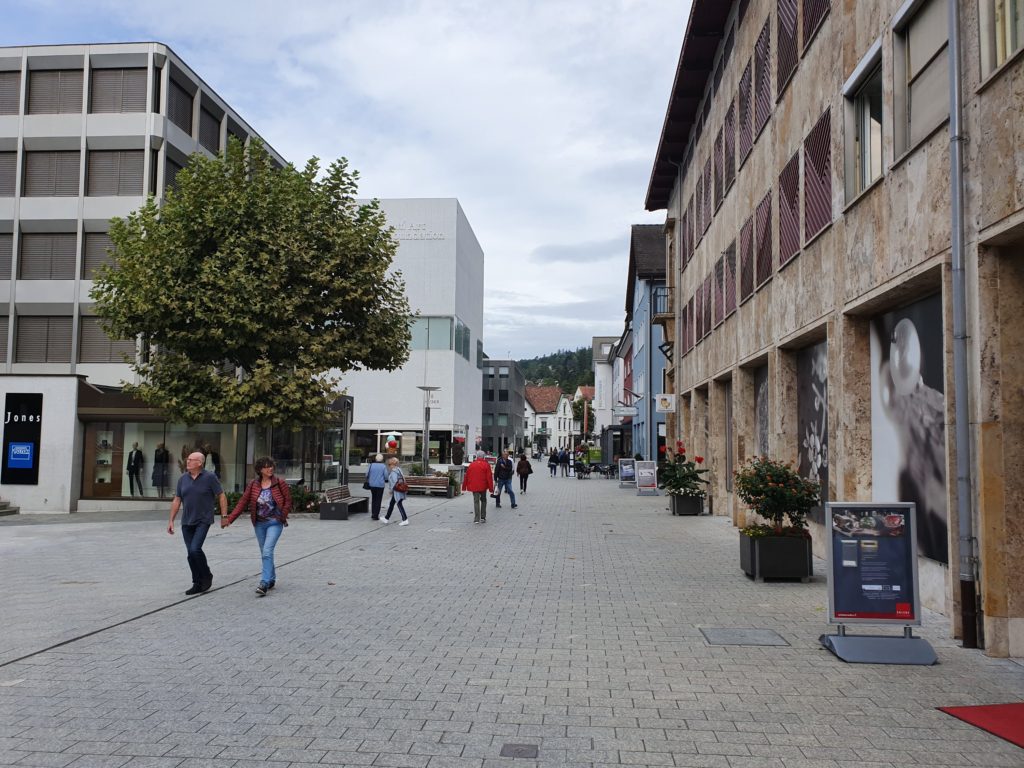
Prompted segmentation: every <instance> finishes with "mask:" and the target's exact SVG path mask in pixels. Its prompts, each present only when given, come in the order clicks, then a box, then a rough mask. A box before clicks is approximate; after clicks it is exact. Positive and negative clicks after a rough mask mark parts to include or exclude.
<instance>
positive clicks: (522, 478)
mask: <svg viewBox="0 0 1024 768" xmlns="http://www.w3.org/2000/svg"><path fill="white" fill-rule="evenodd" d="M529 479H530V476H529V475H520V476H519V490H520V491H521V492H522V493H526V481H527V480H529Z"/></svg>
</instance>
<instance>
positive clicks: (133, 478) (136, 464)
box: [126, 443, 145, 496]
mask: <svg viewBox="0 0 1024 768" xmlns="http://www.w3.org/2000/svg"><path fill="white" fill-rule="evenodd" d="M144 461H145V459H144V458H143V456H142V451H140V450H139V444H138V443H132V449H131V450H130V451H129V452H128V464H127V466H126V469H127V470H128V488H129V489H130V490H131V494H132V496H134V495H135V488H136V487H138V489H139V495H140V496H142V495H144V493H143V491H142V464H143V462H144Z"/></svg>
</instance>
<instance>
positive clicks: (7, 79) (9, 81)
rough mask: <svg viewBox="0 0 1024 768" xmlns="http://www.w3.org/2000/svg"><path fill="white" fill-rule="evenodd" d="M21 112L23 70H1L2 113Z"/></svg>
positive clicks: (0, 106) (0, 112) (14, 113)
mask: <svg viewBox="0 0 1024 768" xmlns="http://www.w3.org/2000/svg"><path fill="white" fill-rule="evenodd" d="M19 112H21V70H18V69H15V70H12V71H9V72H0V115H16V114H18V113H19Z"/></svg>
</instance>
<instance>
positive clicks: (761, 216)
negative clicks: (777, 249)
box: [754, 192, 774, 285]
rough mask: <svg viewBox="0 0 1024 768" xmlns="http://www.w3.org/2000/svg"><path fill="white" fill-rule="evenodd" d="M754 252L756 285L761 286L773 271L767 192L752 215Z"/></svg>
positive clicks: (768, 195) (769, 196)
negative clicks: (753, 217)
mask: <svg viewBox="0 0 1024 768" xmlns="http://www.w3.org/2000/svg"><path fill="white" fill-rule="evenodd" d="M754 216H755V219H754V238H755V239H754V252H755V260H756V262H757V268H756V269H757V271H756V273H755V276H756V278H757V281H756V285H762V284H763V283H765V282H767V281H768V279H769V278H770V277H771V276H772V270H773V269H774V264H773V261H774V259H773V258H772V193H771V192H769V193H768V194H767V195H765V196H764V198H763V199H762V200H761V202H760V203H758V204H757V211H756V213H755V214H754Z"/></svg>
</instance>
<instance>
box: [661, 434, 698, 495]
mask: <svg viewBox="0 0 1024 768" xmlns="http://www.w3.org/2000/svg"><path fill="white" fill-rule="evenodd" d="M666 453H668V452H667V451H666ZM703 463H704V457H702V456H694V457H693V458H692V459H687V458H686V447H685V446H684V445H683V441H682V440H677V441H676V450H675V452H674V455H672V456H671V457H670V458H669V460H668V461H666V462H665V464H664V466H663V467H662V468H661V470H660V477H659V480H660V481H661V482H660V483H659V485H660V486H661V487H662V488H664V489H665V493H667V494H668V495H669V496H693V497H695V498H698V499H699V498H703V497H704V496H705V495H706V492H705V490H704V488H703V487H701V486H702V485H707V484H708V481H707V480H705V479H704V478H703V477H701V475H704V474H706V473H707V471H708V470H706V469H703V468H701V467H699V466H698V465H699V464H703Z"/></svg>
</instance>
